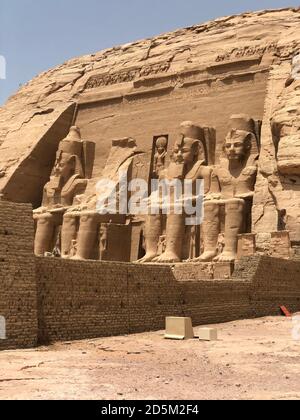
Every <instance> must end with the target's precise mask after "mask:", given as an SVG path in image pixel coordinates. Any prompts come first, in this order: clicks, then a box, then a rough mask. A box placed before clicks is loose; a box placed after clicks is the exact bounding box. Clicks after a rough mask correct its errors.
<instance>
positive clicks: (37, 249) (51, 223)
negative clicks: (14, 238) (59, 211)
mask: <svg viewBox="0 0 300 420" xmlns="http://www.w3.org/2000/svg"><path fill="white" fill-rule="evenodd" d="M34 218H35V220H36V224H37V227H36V233H35V239H34V253H35V255H37V256H39V257H43V256H44V255H45V253H46V252H52V247H53V235H54V230H55V220H54V217H53V215H52V214H51V213H44V214H41V215H37V216H34Z"/></svg>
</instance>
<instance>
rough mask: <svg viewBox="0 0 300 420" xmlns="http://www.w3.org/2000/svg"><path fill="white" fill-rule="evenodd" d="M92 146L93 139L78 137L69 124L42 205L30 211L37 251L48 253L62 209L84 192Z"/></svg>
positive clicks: (77, 130)
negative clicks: (67, 132) (34, 226)
mask: <svg viewBox="0 0 300 420" xmlns="http://www.w3.org/2000/svg"><path fill="white" fill-rule="evenodd" d="M93 149H94V143H91V142H84V141H82V140H81V135H80V130H79V129H78V128H77V127H71V129H70V132H69V134H68V136H67V137H66V138H65V139H64V140H62V141H61V142H60V144H59V148H58V152H57V156H56V162H55V165H54V168H53V170H52V174H51V178H50V181H49V182H48V183H47V184H46V185H45V187H44V192H43V200H42V207H40V208H38V209H36V210H34V212H33V215H34V220H35V222H36V234H35V254H36V255H38V256H44V255H45V253H47V252H49V253H51V252H52V250H53V248H54V247H55V246H56V244H57V236H58V233H59V231H60V228H61V225H62V222H63V215H64V213H65V212H66V210H67V209H68V208H69V207H70V206H72V205H73V204H74V201H75V199H76V197H77V196H80V195H81V194H83V193H84V192H85V189H86V186H87V179H86V178H85V172H86V173H87V172H88V166H90V163H89V164H88V163H87V161H86V156H87V155H89V156H90V152H91V150H93ZM92 153H93V152H92Z"/></svg>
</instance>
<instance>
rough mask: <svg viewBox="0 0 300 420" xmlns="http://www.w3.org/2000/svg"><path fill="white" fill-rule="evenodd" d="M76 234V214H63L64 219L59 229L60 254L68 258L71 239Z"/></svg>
mask: <svg viewBox="0 0 300 420" xmlns="http://www.w3.org/2000/svg"><path fill="white" fill-rule="evenodd" d="M76 236H77V216H76V215H75V214H72V213H66V214H65V215H64V221H63V225H62V230H61V256H62V258H69V257H70V251H71V247H72V241H73V240H75V239H76Z"/></svg>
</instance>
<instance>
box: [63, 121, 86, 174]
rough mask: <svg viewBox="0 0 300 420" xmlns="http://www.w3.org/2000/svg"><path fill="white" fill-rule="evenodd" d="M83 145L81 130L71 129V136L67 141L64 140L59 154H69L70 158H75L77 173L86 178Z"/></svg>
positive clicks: (69, 135)
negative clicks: (83, 164)
mask: <svg viewBox="0 0 300 420" xmlns="http://www.w3.org/2000/svg"><path fill="white" fill-rule="evenodd" d="M83 144H84V142H83V141H82V140H81V133H80V129H79V128H78V127H76V126H73V127H71V128H70V131H69V134H68V135H67V137H66V138H65V139H63V140H62V141H61V142H60V144H59V147H58V154H59V155H61V154H62V153H67V154H69V155H70V157H73V156H74V157H75V160H76V167H75V173H76V174H77V175H80V176H82V177H83V176H84V171H83V167H82V157H83Z"/></svg>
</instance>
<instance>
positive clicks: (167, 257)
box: [153, 252, 181, 264]
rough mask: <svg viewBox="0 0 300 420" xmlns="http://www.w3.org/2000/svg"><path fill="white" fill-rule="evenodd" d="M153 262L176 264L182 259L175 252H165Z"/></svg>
mask: <svg viewBox="0 0 300 420" xmlns="http://www.w3.org/2000/svg"><path fill="white" fill-rule="evenodd" d="M153 262H155V263H160V264H174V263H179V262H181V259H180V258H178V256H177V255H176V254H174V253H173V252H165V253H164V254H162V255H160V256H159V257H157V258H155V259H154V260H153Z"/></svg>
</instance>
